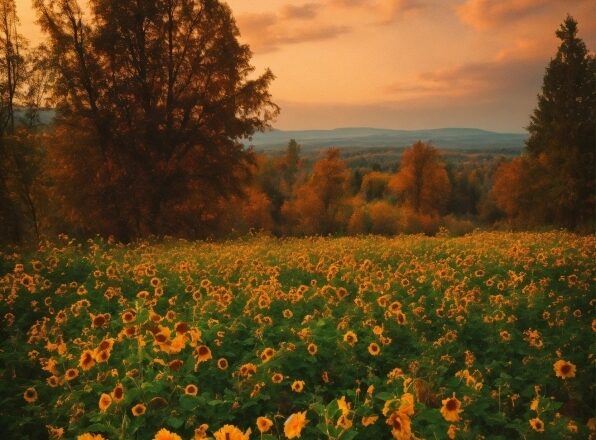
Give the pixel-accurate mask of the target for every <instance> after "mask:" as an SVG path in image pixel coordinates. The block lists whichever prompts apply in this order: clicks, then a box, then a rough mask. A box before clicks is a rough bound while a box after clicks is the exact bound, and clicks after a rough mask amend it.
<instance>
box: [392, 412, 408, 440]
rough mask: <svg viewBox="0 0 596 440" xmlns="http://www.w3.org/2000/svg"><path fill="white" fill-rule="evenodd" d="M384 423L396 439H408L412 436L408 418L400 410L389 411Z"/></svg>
mask: <svg viewBox="0 0 596 440" xmlns="http://www.w3.org/2000/svg"><path fill="white" fill-rule="evenodd" d="M386 423H387V424H388V425H389V427H390V428H391V435H393V438H394V439H396V440H409V439H410V438H411V437H412V428H411V423H410V418H409V417H408V415H407V414H405V413H403V412H401V411H394V412H393V413H391V415H390V416H389V418H388V419H387V420H386Z"/></svg>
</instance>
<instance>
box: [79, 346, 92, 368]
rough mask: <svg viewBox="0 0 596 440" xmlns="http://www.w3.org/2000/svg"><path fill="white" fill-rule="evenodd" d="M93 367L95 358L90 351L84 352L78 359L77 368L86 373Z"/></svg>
mask: <svg viewBox="0 0 596 440" xmlns="http://www.w3.org/2000/svg"><path fill="white" fill-rule="evenodd" d="M94 365H95V356H94V353H93V351H92V350H85V351H84V352H83V353H82V354H81V357H80V359H79V367H81V368H82V369H83V371H87V370H89V369H91V368H93V366H94Z"/></svg>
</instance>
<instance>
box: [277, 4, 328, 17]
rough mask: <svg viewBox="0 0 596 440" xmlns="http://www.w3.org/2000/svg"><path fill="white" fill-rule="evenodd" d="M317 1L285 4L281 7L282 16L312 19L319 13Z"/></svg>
mask: <svg viewBox="0 0 596 440" xmlns="http://www.w3.org/2000/svg"><path fill="white" fill-rule="evenodd" d="M318 12H319V10H318V5H317V4H316V3H305V4H303V5H299V6H296V5H285V6H283V7H282V8H281V16H282V17H283V18H286V19H304V20H307V19H312V18H315V17H316V16H317V14H318Z"/></svg>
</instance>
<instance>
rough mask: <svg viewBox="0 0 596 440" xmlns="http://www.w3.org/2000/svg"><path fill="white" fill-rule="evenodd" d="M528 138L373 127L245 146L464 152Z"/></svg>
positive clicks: (284, 136)
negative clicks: (423, 146) (422, 146)
mask: <svg viewBox="0 0 596 440" xmlns="http://www.w3.org/2000/svg"><path fill="white" fill-rule="evenodd" d="M526 138H527V134H524V133H501V132H494V131H489V130H483V129H480V128H461V127H443V128H428V129H420V130H399V129H389V128H373V127H339V128H334V129H328V130H277V129H275V130H271V131H268V132H264V133H256V134H255V135H254V136H253V137H252V140H250V141H249V140H247V139H244V140H242V142H243V143H244V144H245V145H247V146H248V145H252V146H254V148H255V149H256V150H263V151H268V150H274V151H275V150H280V149H283V148H285V147H286V146H287V144H288V142H289V141H290V139H295V140H296V142H298V143H299V144H300V145H301V146H302V147H303V149H307V150H311V149H317V148H327V147H332V146H334V147H339V148H367V147H370V148H377V147H385V148H387V147H398V148H400V147H408V146H410V145H411V144H413V143H414V142H416V141H419V140H420V141H423V142H429V143H431V144H433V145H434V146H436V147H438V148H445V149H455V150H457V149H462V150H469V149H474V150H476V149H477V150H488V149H490V150H494V149H511V148H513V149H522V148H523V146H524V141H525V139H526Z"/></svg>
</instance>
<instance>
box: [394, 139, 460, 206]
mask: <svg viewBox="0 0 596 440" xmlns="http://www.w3.org/2000/svg"><path fill="white" fill-rule="evenodd" d="M389 189H390V190H391V191H393V192H394V193H395V194H397V195H398V196H399V197H400V198H401V199H402V201H403V203H404V204H405V205H406V206H408V207H410V208H412V209H413V210H414V212H416V213H417V214H438V213H440V212H441V211H442V209H443V208H444V206H445V205H446V203H447V202H448V199H449V194H450V191H451V185H450V183H449V177H448V176H447V171H446V168H445V164H444V162H443V161H442V160H441V156H440V154H439V152H438V151H437V149H436V148H434V147H432V146H431V145H428V144H425V143H423V142H416V143H415V144H414V145H412V147H411V148H408V149H406V150H405V151H404V154H403V156H402V159H401V162H400V166H399V170H398V172H397V173H396V174H394V175H393V176H392V178H391V180H390V181H389Z"/></svg>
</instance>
